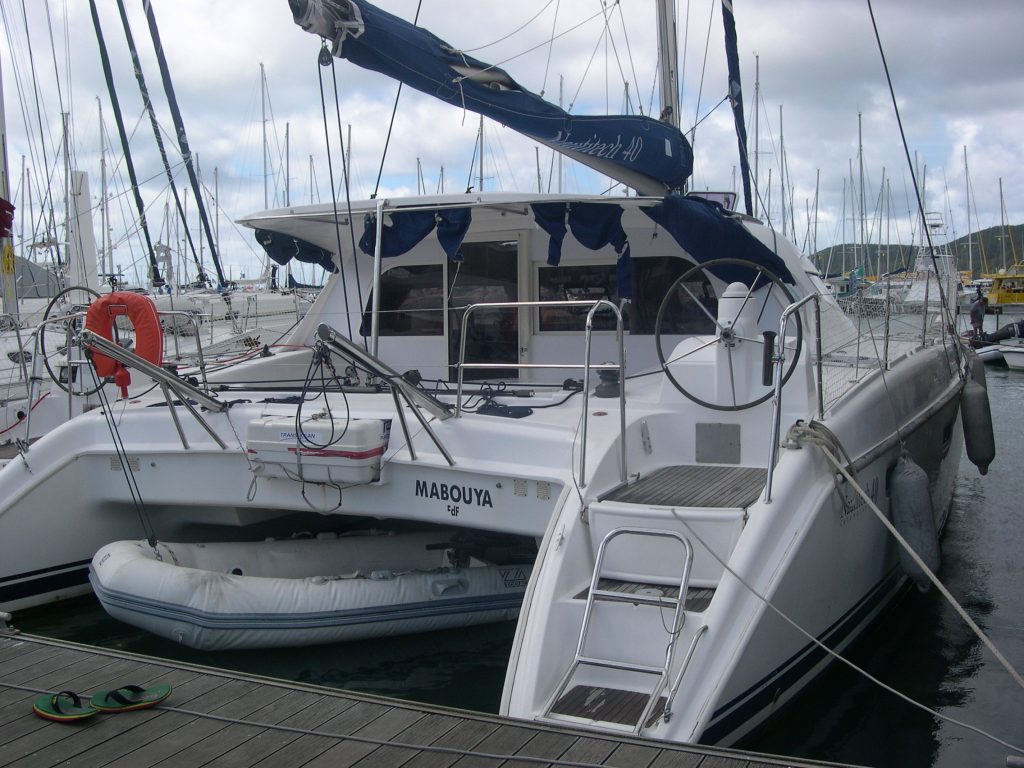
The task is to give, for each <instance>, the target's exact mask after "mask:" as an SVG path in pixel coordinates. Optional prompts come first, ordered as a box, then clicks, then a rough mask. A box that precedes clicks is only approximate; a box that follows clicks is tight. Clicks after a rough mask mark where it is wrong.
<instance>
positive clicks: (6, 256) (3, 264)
mask: <svg viewBox="0 0 1024 768" xmlns="http://www.w3.org/2000/svg"><path fill="white" fill-rule="evenodd" d="M10 199H11V183H10V178H9V177H8V175H7V121H6V117H5V115H4V79H3V69H2V67H0V200H2V201H4V202H3V203H0V205H2V206H3V209H2V210H0V251H2V257H0V281H2V282H3V309H4V312H6V313H7V314H9V315H11V316H12V317H14V321H15V322H17V321H18V295H17V293H16V291H15V278H14V246H13V245H11V239H12V238H11V235H12V234H13V232H8V229H11V228H13V224H14V207H13V206H12V205H11V204H10V202H9V201H10Z"/></svg>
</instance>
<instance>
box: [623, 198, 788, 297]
mask: <svg viewBox="0 0 1024 768" xmlns="http://www.w3.org/2000/svg"><path fill="white" fill-rule="evenodd" d="M641 210H643V212H644V213H646V214H647V215H648V216H650V217H651V218H652V219H653V220H654V221H655V222H656V223H657V224H659V225H661V226H662V227H664V229H665V230H666V231H667V232H668V233H669V234H670V235H672V237H673V238H674V239H675V241H676V242H677V243H679V245H681V246H682V247H683V249H684V250H685V251H686V252H687V253H688V254H690V256H691V257H692V258H693V260H694V261H696V262H697V263H698V264H703V263H704V262H706V261H711V260H713V259H744V260H746V261H750V262H753V263H754V264H757V265H759V266H762V267H764V268H765V269H767V270H768V271H770V272H771V273H772V274H774V275H775V276H776V277H778V278H779V279H780V280H782V281H783V282H786V283H789V284H790V285H795V284H796V281H795V280H794V279H793V274H792V273H791V272H790V271H789V268H788V267H787V266H786V262H785V261H783V260H782V258H781V257H780V256H779V255H778V254H777V253H775V252H774V251H773V250H772V249H771V248H769V247H768V246H766V245H765V244H764V243H762V242H761V241H760V240H758V239H757V238H756V237H754V236H753V235H752V234H750V232H748V231H747V230H746V229H745V228H744V227H743V225H742V224H740V223H739V222H738V221H737V220H736V219H735V218H733V217H731V216H728V215H727V214H726V211H725V209H724V208H723V207H722V206H721V205H720V204H718V203H716V202H714V201H712V200H705V199H703V198H700V197H683V196H682V195H668V196H667V197H666V198H665V199H664V200H662V201H661V202H660V203H658V204H657V205H652V206H645V207H643V208H642V209H641ZM711 271H712V272H713V273H714V275H715V277H717V278H719V279H720V280H724V281H726V282H727V283H733V282H741V283H744V284H746V285H750V283H751V281H752V280H753V279H754V276H755V273H754V270H752V269H749V268H747V267H743V266H740V265H719V266H717V267H714V268H713V269H712V270H711Z"/></svg>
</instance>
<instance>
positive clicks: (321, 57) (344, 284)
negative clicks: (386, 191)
mask: <svg viewBox="0 0 1024 768" xmlns="http://www.w3.org/2000/svg"><path fill="white" fill-rule="evenodd" d="M325 54H326V60H327V63H330V62H331V61H332V60H333V59H332V57H331V54H330V51H328V50H327V41H326V40H324V41H322V44H321V48H320V53H319V54H318V55H317V67H316V72H317V77H318V78H319V81H320V109H321V112H322V113H323V120H324V145H325V146H326V148H327V171H328V175H329V177H330V184H331V206H332V210H333V212H334V234H335V239H336V242H337V246H338V258H339V259H340V258H341V253H342V251H341V222H340V221H339V220H338V198H337V196H336V195H335V194H334V162H333V160H331V134H330V130H329V129H328V127H327V100H326V98H325V97H324V76H323V74H322V73H321V70H322V69H323V66H324V61H325ZM352 226H353V223H352V220H351V218H350V219H349V227H350V228H351V227H352ZM354 258H355V253H353V259H354ZM341 289H342V295H344V297H345V320H346V321H347V323H348V337H349V338H350V339H351V338H352V310H351V308H350V307H349V302H348V281H347V280H346V278H345V270H344V269H342V270H341ZM364 344H365V340H364Z"/></svg>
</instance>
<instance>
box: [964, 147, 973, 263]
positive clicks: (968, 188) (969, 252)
mask: <svg viewBox="0 0 1024 768" xmlns="http://www.w3.org/2000/svg"><path fill="white" fill-rule="evenodd" d="M964 192H966V197H964V200H965V201H966V202H967V266H968V268H969V269H970V270H971V280H973V279H974V249H973V248H972V246H971V176H970V171H969V170H968V168H967V145H966V144H964Z"/></svg>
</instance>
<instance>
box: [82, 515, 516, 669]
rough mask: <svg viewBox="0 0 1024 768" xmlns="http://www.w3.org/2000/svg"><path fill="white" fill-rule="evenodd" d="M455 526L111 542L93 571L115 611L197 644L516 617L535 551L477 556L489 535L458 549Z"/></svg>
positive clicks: (279, 641) (222, 645) (320, 639)
mask: <svg viewBox="0 0 1024 768" xmlns="http://www.w3.org/2000/svg"><path fill="white" fill-rule="evenodd" d="M463 533H464V532H463ZM452 536H453V533H452V532H451V531H441V532H429V533H404V534H396V535H389V534H375V535H374V534H370V535H353V536H334V535H328V536H326V537H318V538H316V539H288V540H282V541H274V540H268V541H261V542H228V543H213V544H169V543H166V542H159V543H158V544H157V545H156V546H155V547H150V546H149V545H148V544H147V543H146V542H145V541H117V542H114V543H112V544H108V545H107V546H105V547H103V548H102V549H101V550H100V551H99V552H97V553H96V556H95V557H94V558H93V562H92V566H91V567H90V572H89V579H90V581H91V582H92V586H93V590H94V591H95V592H96V594H97V596H98V597H99V599H100V602H101V603H102V604H103V607H104V608H105V609H106V611H107V613H109V614H110V615H111V616H113V617H114V618H116V619H119V620H121V621H124V622H126V623H128V624H132V625H134V626H137V627H140V628H142V629H145V630H147V631H149V632H152V633H154V634H157V635H160V636H162V637H166V638H169V639H171V640H175V641H177V642H179V643H181V644H183V645H187V646H189V647H191V648H199V649H202V650H221V649H228V648H269V647H281V646H299V645H313V644H316V643H330V642H337V641H342V640H358V639H364V638H370V637H379V636H384V635H398V634H408V633H414V632H427V631H433V630H438V629H448V628H451V627H464V626H469V625H473V624H484V623H489V622H497V621H508V620H512V619H515V618H516V616H518V614H519V607H520V604H521V603H522V599H523V592H524V591H525V589H526V583H527V581H528V580H529V577H530V571H531V567H532V564H531V560H532V558H531V557H523V556H522V555H521V554H520V555H519V557H520V558H521V559H522V560H524V561H525V562H519V563H512V564H497V563H495V562H485V561H483V560H481V559H479V558H478V557H475V556H471V555H470V554H469V553H470V552H474V551H475V552H476V553H477V554H483V555H484V556H487V555H486V553H487V552H488V549H487V547H486V546H482V547H476V548H475V547H472V546H470V547H466V548H463V547H462V545H461V544H460V543H459V539H458V537H456V538H455V539H454V540H452ZM506 538H509V537H506ZM512 549H513V551H515V548H514V547H513V548H512Z"/></svg>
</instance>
